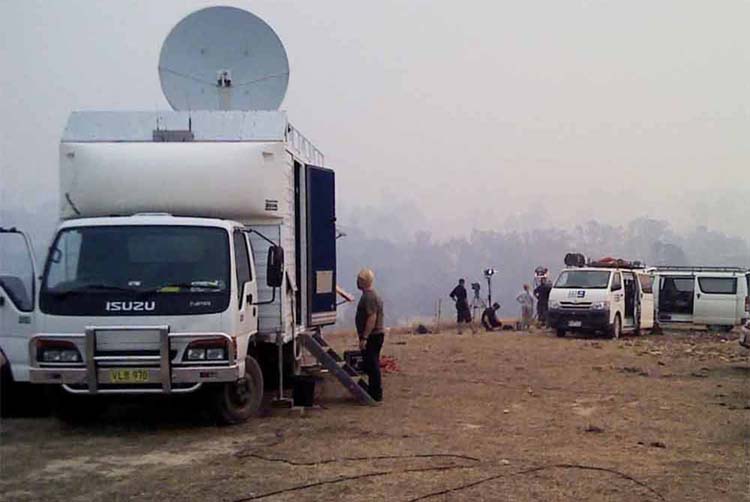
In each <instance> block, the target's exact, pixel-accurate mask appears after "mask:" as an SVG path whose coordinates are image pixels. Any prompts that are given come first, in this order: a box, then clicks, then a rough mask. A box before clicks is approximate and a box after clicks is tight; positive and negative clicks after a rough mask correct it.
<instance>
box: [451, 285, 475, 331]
mask: <svg viewBox="0 0 750 502" xmlns="http://www.w3.org/2000/svg"><path fill="white" fill-rule="evenodd" d="M464 284H466V281H464V280H463V279H459V280H458V286H456V287H455V288H453V291H451V293H450V294H449V295H448V296H449V297H451V299H453V301H454V302H455V303H456V324H458V334H459V335H460V334H461V323H468V324H471V310H470V309H469V301H468V300H467V294H466V287H465V286H464Z"/></svg>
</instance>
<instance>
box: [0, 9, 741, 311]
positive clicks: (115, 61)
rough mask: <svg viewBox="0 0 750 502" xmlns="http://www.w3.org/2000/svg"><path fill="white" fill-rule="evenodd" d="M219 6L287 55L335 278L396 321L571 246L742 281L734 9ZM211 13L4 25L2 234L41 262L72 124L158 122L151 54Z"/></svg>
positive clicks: (513, 278)
mask: <svg viewBox="0 0 750 502" xmlns="http://www.w3.org/2000/svg"><path fill="white" fill-rule="evenodd" d="M223 3H224V4H229V5H234V6H237V7H240V8H244V9H247V10H250V11H251V12H253V13H255V14H257V15H258V16H260V17H262V18H263V19H265V20H266V21H267V22H268V23H269V24H270V25H271V26H272V27H273V28H274V29H275V30H276V32H277V33H278V34H279V36H280V38H281V40H282V41H283V43H284V45H285V46H286V49H287V52H288V54H289V60H290V66H291V78H290V87H289V91H288V93H287V97H286V99H285V101H284V104H283V106H282V107H283V108H284V109H286V110H287V111H288V112H289V116H290V119H291V120H292V122H293V123H294V124H295V125H296V126H297V127H298V128H299V129H300V130H301V131H302V132H303V133H304V134H305V135H307V136H308V137H309V138H310V139H312V140H313V141H314V142H315V143H316V145H317V146H319V147H320V149H321V150H322V151H323V152H325V153H326V154H327V163H328V164H329V166H331V167H333V168H335V169H336V172H337V184H338V185H337V196H338V204H339V207H338V209H339V223H340V224H341V226H342V228H345V231H347V233H348V234H349V236H348V237H346V238H345V239H343V240H342V241H340V256H341V259H342V265H341V269H340V274H341V277H342V278H344V277H352V275H351V274H352V272H353V271H354V270H355V268H357V267H358V266H360V265H371V266H373V267H374V268H376V269H380V270H381V273H380V277H381V279H382V280H381V283H380V284H381V286H384V287H385V286H388V288H389V290H391V291H389V294H392V295H393V296H392V300H391V301H392V302H396V303H397V305H398V307H394V308H392V310H391V311H392V312H393V313H394V314H395V313H396V312H399V316H402V315H403V316H406V315H409V314H411V313H414V314H417V313H420V314H421V313H423V312H425V309H427V307H424V305H431V304H432V302H434V299H435V298H436V297H437V296H441V295H442V296H443V297H444V296H445V294H446V293H447V291H448V290H449V288H450V287H451V286H452V285H453V282H454V281H455V279H456V278H457V276H459V275H465V276H466V277H467V279H469V280H470V281H471V280H474V279H476V278H478V273H479V271H480V270H481V269H482V268H483V267H485V266H490V265H492V266H496V267H497V268H499V269H500V271H501V272H500V274H499V277H498V279H497V280H498V288H500V289H502V290H503V291H505V290H507V291H512V292H515V290H516V289H517V287H518V286H519V284H520V282H522V281H524V280H528V278H529V275H530V273H531V270H533V267H534V266H536V265H538V264H542V263H543V264H547V265H549V266H550V267H552V268H554V267H555V266H556V265H558V264H559V263H560V260H561V256H562V254H561V253H564V252H565V251H567V250H569V249H570V248H571V247H572V246H576V249H578V250H580V251H582V252H584V253H587V254H591V255H596V254H597V253H604V254H622V255H624V256H628V257H630V256H631V255H633V254H635V255H636V256H637V257H638V258H642V259H645V260H647V261H649V262H654V259H655V258H659V257H661V255H659V254H658V253H660V252H666V251H658V250H657V248H655V247H653V246H657V247H658V245H659V244H658V243H662V244H663V245H667V244H669V245H674V246H677V247H679V248H680V249H681V250H682V252H683V253H684V256H685V259H686V260H687V261H688V262H698V263H718V262H719V261H726V260H736V261H735V262H734V263H733V264H736V265H741V264H743V263H744V264H747V241H748V239H750V230H748V225H747V221H748V217H749V216H750V215H749V211H748V208H747V207H748V206H747V201H748V200H750V183H748V172H749V169H750V142H748V141H747V134H748V131H750V93H748V92H747V90H748V89H750V44H748V36H747V19H750V4H748V3H747V2H745V1H742V0H725V1H723V2H720V3H711V2H703V1H691V0H664V1H661V2H652V1H647V0H634V1H629V2H612V1H601V2H591V1H587V0H571V1H566V2H555V1H517V0H514V1H497V2H481V3H480V2H475V3H470V4H469V3H466V2H463V3H462V2H454V1H448V0H429V1H428V0H413V1H410V2H402V1H396V0H383V1H380V2H369V3H368V2H350V1H343V0H339V1H333V0H330V1H316V2H293V1H279V0H274V1H271V0H257V1H227V2H223ZM214 4H215V3H214V2H209V1H200V0H188V1H181V2H151V1H145V0H138V1H131V2H96V1H93V0H89V1H84V0H70V1H65V2H47V1H26V0H24V1H21V0H15V1H13V0H11V1H5V2H2V4H0V29H1V30H2V32H3V34H4V37H5V38H4V40H5V43H3V44H0V67H1V68H0V89H2V92H1V93H0V124H2V125H1V126H0V127H1V130H0V132H2V134H0V224H2V225H19V226H23V227H24V228H27V229H30V230H31V231H32V234H33V237H34V243H35V245H36V247H37V254H38V255H41V254H43V251H42V250H43V248H44V247H45V246H46V245H47V243H48V241H49V239H50V237H51V233H52V231H53V229H54V226H55V224H56V218H57V207H58V200H57V179H58V178H57V149H58V142H59V137H60V133H61V131H62V128H63V126H64V124H65V121H66V119H67V116H68V114H69V113H70V112H71V111H72V110H76V109H84V110H103V109H104V110H106V109H114V110H154V109H168V105H167V103H166V101H165V99H164V97H163V96H162V93H161V89H160V86H159V80H158V75H157V71H156V69H157V62H158V55H159V50H160V47H161V43H162V41H163V40H164V38H165V37H166V35H167V34H168V32H169V30H170V29H171V28H172V26H174V24H176V23H177V22H178V21H179V20H180V19H181V18H182V17H183V16H185V15H187V14H188V13H190V12H192V11H194V10H196V9H199V8H202V7H207V6H211V5H214ZM590 221H596V222H599V223H595V224H589V222H590ZM653 221H655V222H656V223H654V225H655V226H648V225H651V224H648V225H647V226H648V228H649V229H651V230H653V229H656V231H653V232H652V231H651V230H649V232H647V233H646V234H644V235H647V236H648V238H646V237H644V236H642V235H641V234H637V235H639V237H636V236H635V235H636V234H632V232H634V231H635V230H632V228H631V227H632V225H633V224H637V225H636V226H637V228H638V229H641V226H642V225H646V224H645V223H643V222H653ZM632 222H635V223H632ZM638 222H640V223H638ZM591 225H593V226H591ZM639 225H640V226H639ZM579 227H580V228H581V229H583V230H582V232H579V231H578V230H577V229H578V228H579ZM638 231H640V230H638ZM629 232H631V233H629ZM600 234H601V235H600ZM592 235H599V236H600V237H599V238H600V239H601V240H600V241H596V240H593V241H592V240H591V239H593V237H591V236H592ZM428 236H429V237H428ZM584 236H585V237H584ZM725 236H726V237H725ZM581 239H583V240H581ZM587 239H588V240H587ZM607 239H612V240H611V241H610V240H607ZM623 239H624V240H623ZM634 239H635V240H634ZM649 239H650V240H649ZM701 239H707V240H705V241H701ZM717 239H718V240H717ZM636 242H637V243H638V244H637V246H640V247H629V246H631V245H632V246H636V244H635V243H636ZM719 243H721V246H722V247H721V248H719ZM701 246H703V247H701ZM706 246H707V248H706ZM669 249H671V248H669ZM541 251H545V252H547V251H549V253H548V254H538V253H541ZM675 256H677V255H675ZM743 260H744V261H743ZM406 264H410V265H409V266H410V267H411V268H401V267H406V266H407V265H406ZM428 264H429V267H431V268H429V267H428ZM389 267H393V268H389ZM516 268H517V272H511V270H516ZM412 269H413V270H419V271H420V272H419V277H416V276H415V275H414V274H411V273H409V271H410V270H412ZM516 273H517V274H518V275H512V274H516ZM396 275H400V276H401V277H400V279H399V280H405V279H406V278H408V279H409V281H407V283H406V284H405V283H401V282H394V281H396ZM346 280H347V281H348V279H346ZM427 281H431V282H429V283H428V282H427ZM503 281H508V282H507V283H506V282H503ZM417 286H419V287H417ZM423 288H428V289H427V290H426V291H427V293H425V290H424V289H423ZM430 288H431V289H430ZM396 291H397V292H398V293H395V292H396ZM503 294H505V293H503ZM399 295H404V296H403V297H402V296H399ZM416 297H418V298H422V299H423V301H422V300H420V301H419V302H417V301H415V300H413V298H416ZM412 302H413V303H412ZM505 304H506V305H507V304H508V301H507V299H506V300H505ZM402 305H410V307H408V308H406V307H403V308H402ZM506 305H504V308H506ZM410 311H411V312H410Z"/></svg>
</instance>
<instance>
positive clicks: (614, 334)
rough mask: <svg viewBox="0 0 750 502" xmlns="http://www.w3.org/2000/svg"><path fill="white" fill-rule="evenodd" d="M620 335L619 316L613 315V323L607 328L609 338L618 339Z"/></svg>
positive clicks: (620, 323) (620, 324)
mask: <svg viewBox="0 0 750 502" xmlns="http://www.w3.org/2000/svg"><path fill="white" fill-rule="evenodd" d="M621 334H622V321H621V320H620V314H615V322H613V323H612V326H611V327H610V328H609V337H610V338H611V339H613V340H617V339H618V338H620V335H621Z"/></svg>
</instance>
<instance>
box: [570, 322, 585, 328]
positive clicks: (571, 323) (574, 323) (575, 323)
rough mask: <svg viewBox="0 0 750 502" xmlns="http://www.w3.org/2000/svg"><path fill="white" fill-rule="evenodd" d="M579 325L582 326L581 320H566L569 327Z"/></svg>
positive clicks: (578, 326)
mask: <svg viewBox="0 0 750 502" xmlns="http://www.w3.org/2000/svg"><path fill="white" fill-rule="evenodd" d="M581 326H583V323H582V322H581V321H568V327H569V328H580V327H581Z"/></svg>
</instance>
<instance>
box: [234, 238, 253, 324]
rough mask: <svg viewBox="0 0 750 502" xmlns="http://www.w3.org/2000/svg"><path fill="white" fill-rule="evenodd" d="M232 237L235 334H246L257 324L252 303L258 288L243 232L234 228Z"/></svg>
mask: <svg viewBox="0 0 750 502" xmlns="http://www.w3.org/2000/svg"><path fill="white" fill-rule="evenodd" d="M233 239H234V261H235V274H236V276H237V292H236V293H237V301H238V303H237V316H238V319H237V327H238V333H237V334H239V335H246V334H251V333H253V332H255V331H256V329H257V326H258V323H257V311H258V308H257V307H256V306H254V305H253V302H257V301H258V288H257V287H256V282H255V274H254V273H253V272H254V270H253V266H252V263H251V261H250V247H249V246H248V243H247V236H246V235H245V232H243V231H241V230H235V231H234V234H233Z"/></svg>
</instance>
